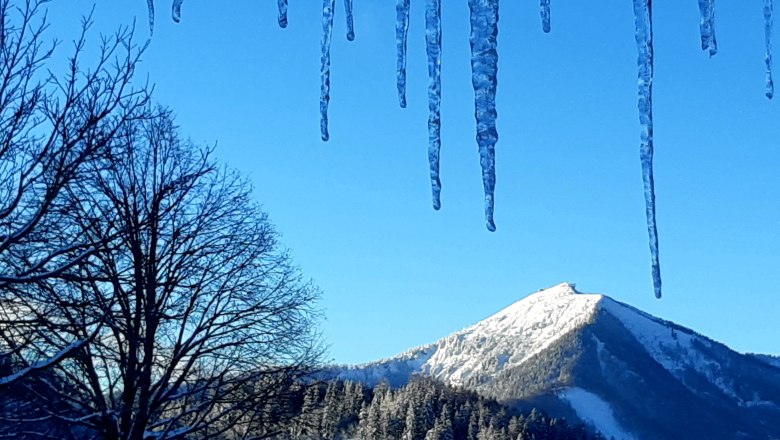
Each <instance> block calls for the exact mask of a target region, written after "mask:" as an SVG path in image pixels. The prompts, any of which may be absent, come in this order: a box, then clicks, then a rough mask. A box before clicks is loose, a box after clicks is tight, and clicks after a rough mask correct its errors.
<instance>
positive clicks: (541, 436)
mask: <svg viewBox="0 0 780 440" xmlns="http://www.w3.org/2000/svg"><path fill="white" fill-rule="evenodd" d="M355 386H356V384H355V383H353V382H344V383H341V382H335V383H320V384H311V385H310V386H309V387H308V389H307V390H306V391H304V392H302V394H303V396H302V397H301V400H303V403H302V404H301V406H299V410H300V413H299V414H300V415H299V419H301V418H306V417H307V414H312V413H313V412H316V411H317V410H319V411H320V414H322V415H323V417H321V418H320V419H319V420H321V421H322V423H324V424H327V427H326V426H322V425H318V426H316V427H315V428H316V429H313V430H311V431H309V432H301V431H296V430H295V428H294V427H288V429H287V430H284V431H285V432H280V433H279V435H278V437H276V438H278V439H297V440H310V439H340V440H346V439H353V438H354V439H357V438H359V439H361V440H409V439H411V440H454V439H468V440H518V439H519V440H526V439H527V440H530V439H536V440H545V439H550V440H552V439H562V438H567V439H579V440H588V439H601V438H603V437H601V436H598V435H596V434H593V433H591V432H589V431H588V430H587V429H586V428H584V427H583V426H576V427H573V426H570V425H568V424H567V423H566V422H565V421H562V420H558V419H554V418H550V417H548V416H546V415H544V414H542V413H540V412H538V411H532V412H530V413H520V412H518V411H516V410H515V409H511V408H507V407H504V406H502V405H500V404H499V403H497V402H496V401H494V400H490V399H486V398H484V397H480V396H478V395H477V394H476V393H473V392H469V391H465V390H463V389H457V388H452V387H449V386H446V385H443V384H441V383H439V382H436V381H434V380H432V379H429V378H417V379H415V380H413V381H411V382H410V383H408V384H407V385H405V386H403V387H401V388H399V389H394V390H391V389H389V388H388V387H387V386H385V385H382V384H380V385H378V386H377V387H375V388H374V389H373V390H370V391H369V392H368V393H366V394H365V395H364V396H363V397H362V398H361V400H362V402H363V403H362V407H363V410H362V411H360V414H359V416H358V417H357V418H353V417H351V416H350V415H349V414H350V411H351V410H350V409H349V408H350V407H351V405H350V404H349V402H352V401H353V398H354V397H355V395H354V393H353V390H354V389H355ZM312 389H314V390H315V391H311V390H312ZM323 395H324V397H322V396H323ZM314 396H318V397H319V398H318V399H317V400H316V401H315V402H313V401H312V397H314ZM334 408H341V411H337V412H333V411H332V409H334ZM380 411H381V413H380ZM328 412H329V413H330V415H328V416H327V417H325V416H324V415H325V414H326V413H328ZM334 428H335V430H334ZM280 431H283V429H280Z"/></svg>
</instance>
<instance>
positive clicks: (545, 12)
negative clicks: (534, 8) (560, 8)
mask: <svg viewBox="0 0 780 440" xmlns="http://www.w3.org/2000/svg"><path fill="white" fill-rule="evenodd" d="M540 7H541V14H542V30H543V31H544V32H545V33H549V32H550V0H540Z"/></svg>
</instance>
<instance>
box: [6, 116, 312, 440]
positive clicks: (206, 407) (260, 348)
mask: <svg viewBox="0 0 780 440" xmlns="http://www.w3.org/2000/svg"><path fill="white" fill-rule="evenodd" d="M150 113H152V112H150ZM154 113H156V114H157V116H155V117H150V118H148V119H145V120H142V121H133V122H129V123H127V124H125V125H124V126H123V128H122V130H120V131H119V132H118V133H117V136H115V137H114V139H113V141H112V145H111V148H109V149H108V150H107V151H106V152H105V154H104V155H103V158H102V159H101V160H99V161H93V162H90V163H89V164H88V167H87V168H88V170H87V172H86V173H85V174H84V176H83V178H81V179H78V181H77V184H76V185H71V186H69V187H67V189H66V191H67V194H68V209H67V212H62V213H61V214H60V220H59V226H60V228H61V229H62V230H64V231H73V234H77V235H80V236H83V237H85V238H86V239H87V241H89V242H105V243H107V245H106V246H105V249H103V250H101V251H100V252H96V253H94V255H92V256H91V257H90V258H88V259H81V260H79V261H77V262H75V263H74V264H72V265H71V266H70V267H68V268H67V269H65V270H64V271H63V273H62V276H61V277H60V278H61V282H60V283H47V284H45V285H40V284H36V286H35V289H34V291H33V292H34V294H33V295H30V296H29V297H28V298H26V303H25V307H24V309H25V310H28V311H31V312H30V313H37V311H39V310H47V320H46V322H45V323H38V325H37V327H36V328H35V329H31V331H32V332H33V333H35V334H36V336H37V337H39V338H41V339H43V338H50V337H51V335H52V334H54V333H56V334H58V335H59V337H61V338H66V339H68V340H85V339H86V340H89V341H90V342H89V343H87V344H85V345H84V346H83V347H81V349H80V350H78V351H77V352H75V353H74V354H73V355H72V356H70V357H69V358H67V359H64V360H62V361H61V362H59V363H58V364H57V365H55V366H53V367H52V369H51V370H50V371H51V372H52V374H53V376H51V375H31V376H30V378H29V379H28V380H27V381H26V382H25V384H26V386H28V387H29V390H30V391H32V390H35V392H37V393H38V394H40V395H46V396H52V397H50V398H48V399H45V400H46V401H48V402H51V405H50V406H49V407H46V408H44V407H42V405H43V406H45V403H42V402H40V401H39V402H38V403H37V405H38V407H39V411H38V413H39V414H36V416H35V419H36V420H48V421H51V422H52V423H54V422H57V421H59V422H60V423H63V424H64V425H66V426H67V429H68V432H70V433H71V434H70V435H73V436H74V437H79V438H84V437H89V436H92V437H95V438H112V439H113V438H120V439H139V440H140V439H144V438H167V439H172V438H198V437H201V438H206V437H208V438H214V437H215V436H220V435H223V434H225V433H228V432H232V433H234V434H235V433H242V434H250V432H249V430H248V429H245V427H244V428H242V425H244V424H246V425H247V426H248V424H250V423H253V424H255V425H253V429H254V427H255V426H256V420H257V418H256V417H255V416H254V414H256V413H258V412H261V411H266V410H269V408H270V410H271V411H272V412H273V403H274V402H276V401H278V400H279V399H280V397H281V396H280V393H283V392H284V390H285V389H288V388H289V386H290V384H291V382H293V381H294V380H296V379H298V378H300V377H301V376H302V375H304V374H306V373H307V372H308V371H309V369H310V368H311V367H312V366H314V364H315V363H316V362H317V361H318V358H319V355H320V346H319V342H318V341H319V339H318V337H317V335H316V333H315V331H314V326H313V324H314V318H315V317H316V311H315V309H313V301H314V300H316V298H317V296H318V291H317V289H315V288H314V287H313V286H312V285H311V284H310V283H309V282H307V281H305V280H303V279H302V277H301V274H300V272H299V270H298V269H297V268H296V267H295V266H293V265H292V263H291V260H290V257H289V256H288V254H287V253H286V252H285V251H284V250H281V249H280V248H279V246H278V244H277V235H276V233H275V232H274V229H273V227H272V226H271V224H270V222H269V220H268V218H267V216H266V214H265V213H263V212H262V211H261V210H260V208H259V207H258V206H257V205H256V204H255V203H253V202H252V201H251V197H250V189H249V186H248V184H247V183H246V181H245V180H244V179H243V178H241V177H240V176H239V175H237V174H236V173H235V172H232V171H230V170H227V169H224V168H220V167H218V166H217V165H216V164H215V163H214V161H213V160H212V159H211V158H210V150H208V149H201V148H198V147H196V146H194V145H192V144H191V143H190V142H185V141H183V140H182V139H181V138H180V136H179V134H178V133H177V131H176V128H175V127H174V125H173V122H172V118H171V117H170V115H169V114H168V113H167V112H166V111H164V110H163V111H157V112H154ZM39 400H44V399H39ZM11 418H12V417H9V419H11ZM15 420H16V421H17V422H18V423H19V424H20V425H19V426H26V425H25V423H27V424H29V422H30V421H31V419H30V418H29V417H26V416H19V417H17V418H16V419H15ZM58 435H62V434H61V433H60V431H58Z"/></svg>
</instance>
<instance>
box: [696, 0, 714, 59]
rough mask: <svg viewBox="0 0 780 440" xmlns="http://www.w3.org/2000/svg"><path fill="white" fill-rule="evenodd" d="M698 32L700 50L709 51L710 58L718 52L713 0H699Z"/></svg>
mask: <svg viewBox="0 0 780 440" xmlns="http://www.w3.org/2000/svg"><path fill="white" fill-rule="evenodd" d="M699 12H700V13H701V20H700V21H699V31H700V32H701V50H705V51H709V53H710V56H713V55H715V54H716V53H717V52H718V42H717V41H716V40H715V0H699Z"/></svg>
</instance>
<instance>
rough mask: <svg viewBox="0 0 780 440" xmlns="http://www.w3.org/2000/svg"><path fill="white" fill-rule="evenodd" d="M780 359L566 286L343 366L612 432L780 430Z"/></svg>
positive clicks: (756, 434)
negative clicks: (434, 337) (426, 380)
mask: <svg viewBox="0 0 780 440" xmlns="http://www.w3.org/2000/svg"><path fill="white" fill-rule="evenodd" d="M774 360H776V359H773V358H769V357H762V356H756V355H743V354H740V353H737V352H735V351H733V350H730V349H729V348H728V347H726V346H725V345H723V344H720V343H718V342H715V341H713V340H711V339H708V338H706V337H704V336H702V335H699V334H698V333H696V332H694V331H692V330H689V329H687V328H684V327H681V326H679V325H676V324H674V323H671V322H668V321H664V320H661V319H658V318H655V317H653V316H651V315H649V314H646V313H644V312H642V311H640V310H637V309H635V308H633V307H631V306H628V305H626V304H623V303H620V302H618V301H615V300H613V299H611V298H609V297H607V296H604V295H597V294H583V293H579V292H577V291H576V290H575V289H574V286H573V285H571V284H567V283H564V284H560V285H557V286H554V287H551V288H549V289H545V290H541V291H539V292H537V293H535V294H532V295H530V296H528V297H526V298H524V299H523V300H521V301H518V302H516V303H515V304H512V305H511V306H509V307H507V308H506V309H504V310H502V311H500V312H498V313H497V314H495V315H493V316H491V317H489V318H487V319H485V320H483V321H480V322H478V323H477V324H475V325H472V326H470V327H468V328H466V329H464V330H461V331H459V332H456V333H454V334H452V335H450V336H447V337H445V338H443V339H440V340H439V341H437V342H435V343H433V344H430V345H426V346H423V347H419V348H415V349H412V350H409V351H407V352H405V353H403V354H400V355H398V356H396V357H393V358H390V359H385V360H381V361H377V362H372V363H369V364H364V365H359V366H354V367H344V368H340V369H338V370H337V371H338V375H339V376H340V377H341V378H344V379H351V380H359V381H364V382H367V383H369V384H376V383H378V382H380V381H382V380H387V381H388V382H389V383H390V384H391V385H394V386H398V385H402V384H403V383H405V382H406V381H407V380H409V378H410V377H411V376H412V375H415V374H423V375H429V376H433V377H435V378H437V379H440V380H442V381H445V382H448V383H451V384H455V385H462V386H464V387H467V388H470V389H475V390H477V391H479V392H481V393H483V394H486V395H488V396H491V397H495V398H498V399H501V400H503V401H507V402H511V403H516V404H518V405H521V406H528V407H530V406H536V407H541V408H543V409H545V410H547V411H548V412H550V413H551V414H553V415H558V416H564V417H568V418H570V419H580V420H582V421H585V422H586V423H589V424H592V425H593V426H594V427H595V428H597V429H598V430H600V431H601V432H602V433H603V434H605V435H606V437H607V438H610V437H614V438H615V439H626V440H633V439H643V440H644V439H700V438H701V439H738V438H744V439H780V366H778V365H776V363H775V362H774Z"/></svg>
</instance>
